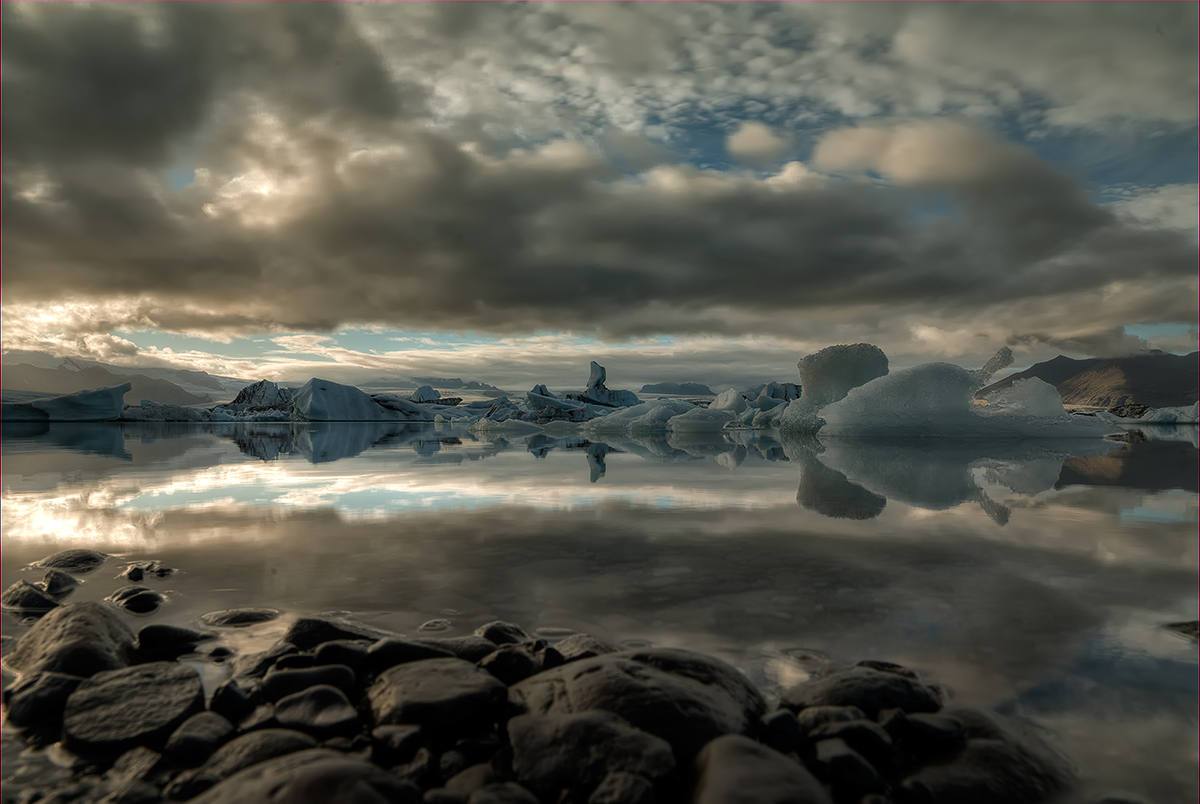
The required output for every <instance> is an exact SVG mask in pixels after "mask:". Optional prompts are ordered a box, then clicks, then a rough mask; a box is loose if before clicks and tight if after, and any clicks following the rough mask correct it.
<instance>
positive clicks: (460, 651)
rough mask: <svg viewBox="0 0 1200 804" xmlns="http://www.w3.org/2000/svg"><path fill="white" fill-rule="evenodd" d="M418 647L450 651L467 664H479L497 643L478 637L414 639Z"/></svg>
mask: <svg viewBox="0 0 1200 804" xmlns="http://www.w3.org/2000/svg"><path fill="white" fill-rule="evenodd" d="M413 642H416V643H417V644H418V645H428V646H429V647H431V648H438V649H440V650H445V651H449V652H450V653H452V654H454V655H455V656H457V657H458V658H460V659H462V660H463V661H467V662H477V661H479V660H480V659H482V658H483V657H484V656H487V655H488V654H489V653H491V652H492V651H494V650H495V649H496V643H495V642H492V641H491V640H490V639H484V638H483V637H478V636H461V637H443V638H441V639H414V640H413Z"/></svg>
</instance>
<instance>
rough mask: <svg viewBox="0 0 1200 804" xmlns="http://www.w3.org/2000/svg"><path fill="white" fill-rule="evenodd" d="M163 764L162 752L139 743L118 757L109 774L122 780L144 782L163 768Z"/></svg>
mask: <svg viewBox="0 0 1200 804" xmlns="http://www.w3.org/2000/svg"><path fill="white" fill-rule="evenodd" d="M162 766H163V758H162V754H160V753H158V752H157V751H153V750H151V749H149V748H147V747H145V746H144V745H139V746H138V747H137V748H133V749H130V750H129V751H126V752H125V753H124V754H121V756H119V757H117V761H116V762H114V763H113V766H112V768H111V769H110V770H109V776H111V777H113V778H115V779H120V780H122V781H138V782H144V781H147V780H149V779H150V777H151V776H152V775H153V774H154V773H156V772H157V771H159V770H162Z"/></svg>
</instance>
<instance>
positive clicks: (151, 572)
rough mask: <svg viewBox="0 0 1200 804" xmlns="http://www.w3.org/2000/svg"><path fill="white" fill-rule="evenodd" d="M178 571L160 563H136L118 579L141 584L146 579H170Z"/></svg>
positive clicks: (127, 568) (128, 567) (126, 569)
mask: <svg viewBox="0 0 1200 804" xmlns="http://www.w3.org/2000/svg"><path fill="white" fill-rule="evenodd" d="M176 572H178V570H176V569H175V568H174V567H168V566H167V565H165V564H163V563H162V562H160V561H135V562H133V563H132V564H130V565H129V566H127V567H126V568H125V570H124V571H123V572H122V573H121V574H120V575H118V576H117V577H118V578H126V579H128V580H130V581H133V582H134V583H141V581H142V579H144V578H146V577H151V578H170V577H171V576H172V575H174V574H175V573H176Z"/></svg>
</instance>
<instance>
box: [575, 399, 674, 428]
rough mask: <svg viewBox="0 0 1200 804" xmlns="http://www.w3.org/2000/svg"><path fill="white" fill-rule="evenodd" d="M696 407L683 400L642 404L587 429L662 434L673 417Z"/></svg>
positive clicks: (612, 415)
mask: <svg viewBox="0 0 1200 804" xmlns="http://www.w3.org/2000/svg"><path fill="white" fill-rule="evenodd" d="M695 407H696V406H695V405H693V404H692V403H691V402H687V401H685V400H682V399H660V400H658V401H656V402H642V403H641V404H639V405H634V406H632V407H628V408H621V409H619V410H615V411H611V412H610V413H609V414H608V415H607V416H604V417H601V418H596V419H593V420H592V421H590V422H588V423H587V425H586V426H585V429H587V430H588V431H589V432H593V433H602V432H603V433H626V432H628V433H650V432H656V433H661V432H665V431H666V429H667V422H668V421H669V420H670V419H671V417H673V416H678V415H679V414H681V413H686V412H688V411H689V410H693V409H695Z"/></svg>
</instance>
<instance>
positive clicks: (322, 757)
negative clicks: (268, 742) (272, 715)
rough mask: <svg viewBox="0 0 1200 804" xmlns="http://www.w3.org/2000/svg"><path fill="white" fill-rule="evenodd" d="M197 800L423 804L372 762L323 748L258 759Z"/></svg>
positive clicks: (214, 803)
mask: <svg viewBox="0 0 1200 804" xmlns="http://www.w3.org/2000/svg"><path fill="white" fill-rule="evenodd" d="M192 801H193V804H331V803H332V802H337V803H338V804H385V803H386V804H418V802H420V801H421V793H420V791H419V790H417V788H415V787H413V786H412V785H410V784H406V783H404V782H402V781H400V780H398V779H396V778H395V777H394V776H392V775H391V774H389V773H387V772H386V771H384V770H381V769H379V768H377V767H375V766H374V765H372V764H371V763H369V762H364V761H363V760H361V759H357V758H354V757H351V756H347V755H346V754H339V753H337V752H335V751H329V750H327V749H323V748H315V749H312V750H308V751H300V752H298V753H294V754H288V755H287V756H280V757H275V758H274V759H270V760H267V761H265V762H261V763H258V764H256V765H253V766H252V767H248V768H246V769H244V770H242V771H240V772H239V773H236V774H234V775H233V776H231V777H229V778H228V779H225V780H224V781H222V782H220V783H218V784H216V785H215V786H213V787H212V788H211V789H210V790H208V791H207V792H205V793H202V794H201V795H200V796H198V797H196V798H195V799H193V800H192Z"/></svg>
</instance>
